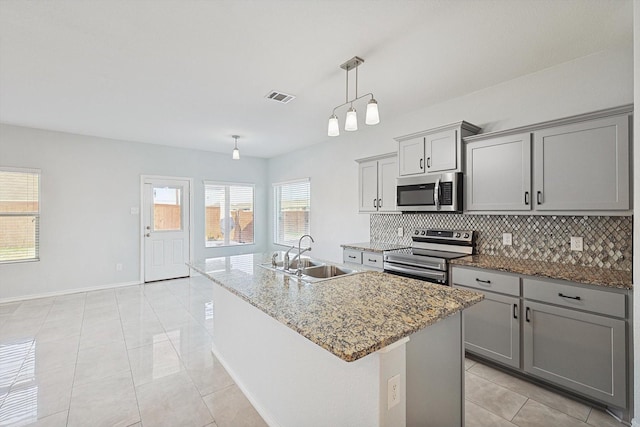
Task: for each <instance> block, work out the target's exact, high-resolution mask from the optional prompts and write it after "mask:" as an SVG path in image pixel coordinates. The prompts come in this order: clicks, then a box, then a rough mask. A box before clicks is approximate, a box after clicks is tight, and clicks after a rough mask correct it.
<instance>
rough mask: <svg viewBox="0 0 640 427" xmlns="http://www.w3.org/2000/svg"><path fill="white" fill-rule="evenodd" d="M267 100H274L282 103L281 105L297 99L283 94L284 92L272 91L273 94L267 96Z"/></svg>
mask: <svg viewBox="0 0 640 427" xmlns="http://www.w3.org/2000/svg"><path fill="white" fill-rule="evenodd" d="M265 98H267V99H272V100H274V101H277V102H280V103H281V104H287V103H289V102H290V101H293V100H294V99H296V97H295V96H293V95H289V94H286V93H282V92H277V91H275V90H272V91H271V92H269V93H268V94H266V95H265Z"/></svg>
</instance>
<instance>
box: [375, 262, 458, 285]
mask: <svg viewBox="0 0 640 427" xmlns="http://www.w3.org/2000/svg"><path fill="white" fill-rule="evenodd" d="M384 269H385V270H390V271H397V272H398V273H405V274H411V275H414V276H417V277H423V278H425V279H435V280H439V281H441V282H442V283H444V282H445V281H446V279H447V274H446V273H441V272H430V271H427V270H424V269H417V268H411V267H400V266H399V265H397V264H389V263H385V265H384Z"/></svg>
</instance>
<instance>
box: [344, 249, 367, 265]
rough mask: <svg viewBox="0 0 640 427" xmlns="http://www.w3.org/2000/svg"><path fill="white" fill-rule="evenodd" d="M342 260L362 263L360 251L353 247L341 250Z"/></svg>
mask: <svg viewBox="0 0 640 427" xmlns="http://www.w3.org/2000/svg"><path fill="white" fill-rule="evenodd" d="M342 262H348V263H351V264H362V252H361V251H357V250H355V249H344V250H343V251H342Z"/></svg>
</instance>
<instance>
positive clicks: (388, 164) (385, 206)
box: [357, 153, 397, 213]
mask: <svg viewBox="0 0 640 427" xmlns="http://www.w3.org/2000/svg"><path fill="white" fill-rule="evenodd" d="M396 158H397V156H396V153H390V154H385V155H382V156H376V157H370V158H367V159H361V160H357V162H358V210H359V212H364V213H367V212H369V213H371V212H394V211H395V210H396V195H395V192H396V191H395V190H396V177H397V175H396V171H397V163H396Z"/></svg>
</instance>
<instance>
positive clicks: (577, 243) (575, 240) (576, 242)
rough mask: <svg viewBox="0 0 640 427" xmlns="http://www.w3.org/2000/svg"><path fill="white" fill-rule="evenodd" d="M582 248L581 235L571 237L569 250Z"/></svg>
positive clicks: (580, 249)
mask: <svg viewBox="0 0 640 427" xmlns="http://www.w3.org/2000/svg"><path fill="white" fill-rule="evenodd" d="M582 249H583V241H582V237H571V250H572V251H580V252H582Z"/></svg>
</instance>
